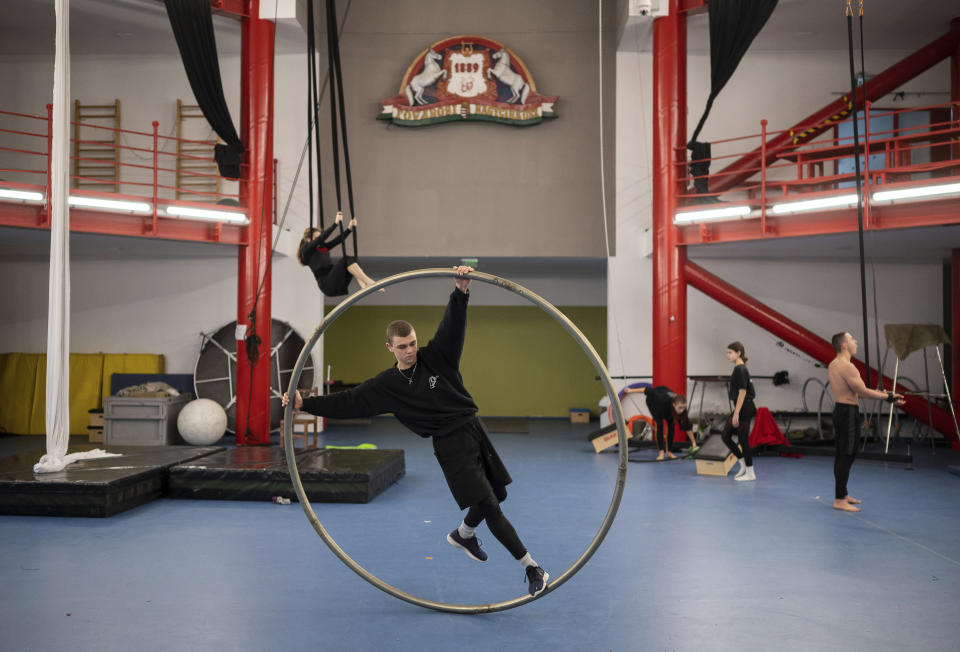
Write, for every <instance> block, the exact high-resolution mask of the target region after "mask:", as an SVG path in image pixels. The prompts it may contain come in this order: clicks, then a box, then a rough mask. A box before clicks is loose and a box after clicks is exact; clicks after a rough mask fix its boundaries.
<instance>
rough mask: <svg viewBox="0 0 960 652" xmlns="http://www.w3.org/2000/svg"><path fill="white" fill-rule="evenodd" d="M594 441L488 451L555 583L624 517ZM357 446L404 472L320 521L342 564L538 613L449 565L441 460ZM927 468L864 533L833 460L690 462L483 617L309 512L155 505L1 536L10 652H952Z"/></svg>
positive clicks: (869, 482)
mask: <svg viewBox="0 0 960 652" xmlns="http://www.w3.org/2000/svg"><path fill="white" fill-rule="evenodd" d="M593 427H594V426H593V425H592V424H591V425H571V424H568V423H565V422H563V421H553V420H532V421H531V433H530V434H494V435H493V440H494V442H495V444H496V445H497V447H498V449H499V451H500V453H501V456H502V457H503V458H504V460H505V462H506V463H507V465H508V467H509V468H510V470H511V472H512V474H513V476H514V484H513V485H511V494H510V497H509V499H508V500H507V501H506V502H505V503H504V512H505V513H506V514H507V516H508V517H509V518H510V519H511V520H512V521H513V523H514V525H515V526H516V527H517V530H518V532H519V534H520V536H521V537H522V538H523V540H524V542H525V543H526V544H527V546H528V547H529V548H530V550H531V553H532V554H533V556H534V557H535V558H536V559H537V560H538V561H539V562H540V563H541V564H542V565H543V566H544V567H545V568H546V569H547V570H548V571H549V572H550V573H552V574H554V575H557V574H559V573H560V572H562V570H564V569H565V568H566V567H567V566H569V565H570V564H571V563H572V562H573V560H574V559H575V558H576V557H577V556H578V555H579V554H580V553H581V552H582V551H583V550H584V548H585V547H586V546H587V544H588V542H589V540H590V539H591V538H592V537H593V535H594V533H595V532H596V529H597V527H598V526H599V524H600V522H601V520H602V518H603V515H604V513H605V511H606V509H607V507H608V504H609V501H610V497H611V495H612V491H613V484H614V477H615V473H616V461H617V460H616V455H614V454H603V455H595V454H594V453H593V450H592V448H591V446H590V444H589V443H588V442H587V441H586V439H585V434H586V433H587V432H588V431H589V430H590V429H591V428H593ZM84 439H85V438H84ZM81 441H83V440H81ZM363 441H369V442H372V443H376V444H378V445H379V446H381V447H395V448H396V447H402V448H405V450H406V463H407V474H406V476H405V477H404V478H403V479H401V480H400V482H399V483H397V484H396V485H394V486H393V487H391V488H389V489H387V490H386V491H385V492H384V493H383V494H381V495H380V496H379V497H377V498H376V499H375V500H374V501H373V502H372V503H369V504H366V505H357V504H343V505H335V504H324V505H316V506H315V507H316V509H317V511H318V515H319V517H320V519H321V521H322V522H323V523H324V524H325V525H326V526H327V527H328V529H329V531H330V532H331V533H332V534H333V536H334V537H335V538H336V539H337V541H338V542H339V543H340V544H341V545H342V546H343V547H344V549H345V550H346V551H347V552H348V554H350V555H351V556H353V557H354V558H355V559H357V560H358V561H359V562H360V563H361V564H363V565H364V566H366V567H367V568H368V569H369V570H370V571H372V572H373V573H375V574H377V575H379V576H380V577H381V578H382V579H384V580H385V581H387V582H390V583H392V584H394V585H396V586H398V587H400V588H402V589H404V590H407V591H409V592H412V593H415V594H418V595H421V596H424V597H428V598H432V599H436V600H441V601H447V602H460V603H480V602H485V601H501V600H505V599H508V598H512V597H516V596H518V595H520V594H521V592H522V591H524V590H525V584H524V582H523V573H522V571H521V569H520V567H519V565H518V564H517V563H516V562H515V561H513V560H512V559H510V558H509V555H508V554H507V553H506V551H504V550H503V549H502V548H501V547H500V546H499V544H498V543H497V542H496V540H495V539H493V537H492V536H491V535H490V534H489V532H487V531H486V530H485V528H484V526H481V529H480V531H479V534H480V537H481V539H483V541H484V547H485V549H486V550H487V551H488V552H489V553H490V561H489V562H487V563H486V564H479V563H476V562H473V561H471V560H470V559H468V558H467V557H466V555H464V554H463V553H462V552H461V551H459V550H455V549H454V548H452V547H450V546H449V545H448V544H447V543H446V542H445V541H444V537H445V535H446V533H447V532H449V531H450V530H451V529H453V527H455V526H456V525H457V524H458V523H459V520H460V513H459V512H458V511H457V509H456V506H455V504H454V503H453V501H452V499H451V498H450V496H449V494H448V492H447V489H446V486H445V484H444V482H443V479H442V476H441V474H440V471H439V468H438V467H437V465H436V462H435V460H434V458H433V455H432V450H431V449H430V446H429V442H427V441H425V440H421V439H419V438H417V437H416V436H414V435H411V434H409V433H407V432H406V431H405V430H403V429H402V427H401V426H399V424H397V423H396V422H395V421H393V420H392V419H375V420H374V421H373V423H372V425H370V426H364V427H358V426H338V427H337V428H336V429H334V430H330V431H328V433H327V435H326V443H330V444H352V443H359V442H363ZM26 446H29V447H30V448H32V447H34V446H42V438H26V437H0V456H5V455H8V454H12V453H15V452H19V450H22V449H23V448H24V447H26ZM917 454H918V455H919V456H922V457H921V458H920V459H918V460H917V463H916V464H915V470H913V471H906V470H904V468H903V466H902V465H896V464H889V465H885V464H883V463H880V462H870V461H858V462H857V464H856V465H855V466H854V468H853V473H852V476H851V485H850V486H851V490H852V491H853V492H854V495H855V496H857V497H859V498H861V499H862V500H863V501H864V505H863V507H864V510H863V512H862V513H861V514H858V515H854V514H844V513H840V512H836V511H834V510H832V509H830V502H831V497H832V488H833V478H832V464H833V459H832V458H829V457H806V458H803V459H790V458H773V457H761V458H759V459H758V460H757V462H756V468H757V475H758V478H759V481H758V482H756V483H746V484H742V483H736V482H734V481H733V478H732V474H731V476H730V477H729V478H715V477H706V476H697V475H696V474H695V467H694V463H693V462H691V461H679V462H671V463H665V464H631V465H630V468H629V472H628V477H627V484H626V492H625V495H624V500H623V503H622V505H621V508H620V512H619V515H618V517H617V520H616V522H615V523H614V525H613V528H612V529H611V531H610V534H609V535H608V537H607V539H606V541H605V542H604V543H603V545H602V546H601V547H600V549H599V550H598V552H597V554H596V555H595V556H594V558H593V559H592V560H591V561H590V562H588V563H587V565H586V566H585V567H584V568H583V569H582V570H581V571H580V572H579V573H578V574H577V575H576V576H575V577H574V578H573V579H571V580H570V581H569V582H567V583H566V584H565V585H563V586H562V587H560V588H559V589H558V590H557V591H556V592H553V593H550V594H547V595H546V596H544V597H543V598H541V599H540V600H537V601H536V602H533V603H531V604H529V605H527V606H524V607H520V608H518V609H514V610H510V611H507V612H503V613H497V614H488V615H481V616H462V615H450V614H443V613H436V612H432V611H427V610H424V609H421V608H419V607H415V606H413V605H409V604H407V603H405V602H401V601H399V600H396V599H394V598H392V597H390V596H388V595H386V594H384V593H381V592H380V591H378V590H377V589H375V588H374V587H372V586H371V585H369V584H367V583H366V582H364V581H363V580H361V579H360V578H359V577H357V576H356V575H354V574H353V572H351V571H350V570H349V569H347V568H346V567H345V566H343V565H342V564H341V563H340V562H339V561H338V560H337V559H336V558H335V557H334V556H333V554H332V553H331V552H330V551H329V550H327V548H326V546H324V545H323V543H322V541H321V540H320V538H319V537H318V536H317V535H316V533H315V532H314V531H313V529H312V528H311V527H310V525H309V523H308V521H307V519H306V517H305V516H304V514H303V512H302V511H301V510H300V508H299V507H298V505H297V504H296V503H294V504H292V505H288V506H284V505H276V504H273V503H252V502H246V503H238V502H215V501H190V500H172V499H162V500H159V501H156V502H153V503H150V504H148V505H144V506H142V507H138V508H136V509H133V510H131V511H129V512H126V513H123V514H120V515H117V516H114V517H112V518H108V519H81V518H45V517H16V516H0V586H2V587H3V590H2V592H0V632H2V634H0V642H2V643H0V649H3V650H18V651H27V650H37V651H43V652H48V651H59V650H80V651H87V650H89V651H94V650H96V651H111V650H118V651H124V652H128V651H131V650H137V651H151V650H164V651H167V650H178V651H179V650H197V651H206V650H211V651H221V650H256V651H278V652H279V651H283V652H286V651H295V650H320V649H324V650H338V651H339V650H346V651H352V650H364V651H365V650H397V651H400V650H416V651H424V650H471V651H473V650H496V651H498V652H500V651H507V650H529V649H548V650H551V651H552V652H559V651H561V650H571V651H576V652H583V651H593V650H596V651H606V650H616V651H618V652H621V651H631V650H735V651H737V652H743V651H747V650H764V651H770V650H804V651H808V650H844V651H849V650H870V651H871V652H875V651H879V650H951V651H952V650H957V649H958V648H960V626H958V624H957V605H958V604H960V478H958V477H956V476H953V475H950V474H948V473H947V472H946V471H945V466H946V464H947V463H951V464H956V463H957V462H958V459H960V457H958V456H957V454H955V453H951V452H949V451H946V450H945V449H938V451H937V453H936V454H935V455H933V456H931V454H930V452H929V449H927V450H926V451H923V450H918V451H917ZM68 613H69V614H70V615H69V616H68V615H67V614H68Z"/></svg>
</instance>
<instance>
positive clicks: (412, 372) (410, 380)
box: [397, 360, 420, 385]
mask: <svg viewBox="0 0 960 652" xmlns="http://www.w3.org/2000/svg"><path fill="white" fill-rule="evenodd" d="M419 363H420V361H419V360H418V361H417V362H414V363H413V366H412V367H410V375H409V376H408V375H407V374H405V373H403V369H401V368H400V366H399V365H398V366H397V373H399V374H400V375H401V376H403V379H404V380H406V381H407V384H408V385H412V384H413V376H414V375H415V374H416V373H417V365H418V364H419Z"/></svg>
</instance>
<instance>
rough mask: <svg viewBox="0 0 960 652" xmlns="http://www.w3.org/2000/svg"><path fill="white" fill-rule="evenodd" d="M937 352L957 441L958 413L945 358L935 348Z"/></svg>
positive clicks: (959, 436)
mask: <svg viewBox="0 0 960 652" xmlns="http://www.w3.org/2000/svg"><path fill="white" fill-rule="evenodd" d="M934 348H935V349H936V350H937V361H938V362H940V375H941V376H943V389H944V390H945V391H946V392H947V403H949V404H950V414H952V415H953V428H954V430H955V431H956V433H957V439H960V425H957V412H956V410H955V409H954V408H953V397H952V396H951V395H950V385H949V384H948V383H947V372H946V371H945V370H944V368H943V357H942V356H941V355H940V347H939V346H935V347H934Z"/></svg>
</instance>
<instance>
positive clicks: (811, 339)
mask: <svg viewBox="0 0 960 652" xmlns="http://www.w3.org/2000/svg"><path fill="white" fill-rule="evenodd" d="M686 278H687V282H688V283H690V285H692V286H693V287H695V288H696V289H698V290H700V291H701V292H703V293H704V294H706V295H707V296H708V297H710V298H711V299H714V300H716V301H718V302H720V303H721V304H723V305H724V306H726V307H727V308H729V309H731V310H733V311H734V312H736V313H738V314H739V315H741V316H742V317H745V318H746V319H748V320H750V321H751V322H753V323H754V324H756V325H757V326H760V327H761V328H763V329H765V330H767V331H769V332H770V333H773V334H774V335H776V336H777V337H779V338H780V339H782V340H784V341H785V342H787V343H788V344H790V346H795V347H797V348H798V349H800V350H801V351H803V352H804V353H806V354H807V355H809V356H811V357H812V358H814V359H815V360H817V361H819V362H820V363H822V364H829V363H830V361H831V360H833V359H834V358H835V357H836V355H837V354H836V353H835V352H834V350H833V346H831V344H830V342H828V341H827V340H825V339H823V338H822V337H820V336H818V335H816V334H815V333H813V332H811V331H809V330H807V329H806V328H804V327H803V326H801V325H800V324H798V323H796V322H795V321H792V320H791V319H789V318H787V317H786V316H784V315H782V314H781V313H779V312H777V311H776V310H773V309H772V308H770V307H769V306H767V305H765V304H763V303H760V302H759V301H757V300H756V299H754V298H753V297H751V296H749V295H748V294H746V293H745V292H742V291H740V290H738V289H737V288H735V287H734V286H732V285H730V284H729V283H727V282H726V281H724V280H723V279H721V278H720V277H718V276H716V275H714V274H711V273H710V272H708V271H707V270H705V269H703V268H702V267H700V266H699V265H697V264H695V263H692V262H690V261H689V260H688V261H687V262H686ZM853 363H854V365H856V367H857V369H858V370H859V371H860V373H861V374H863V372H864V365H863V363H862V362H860V361H859V360H856V359H854V360H853ZM875 373H876V371H875V370H874V371H871V374H875ZM883 384H884V386H885V387H890V386H891V384H892V380H891V379H890V378H887V377H886V376H884V377H883ZM897 389H898V390H899V391H909V388H907V387H904V386H903V385H899V384H898V385H897ZM903 409H904V410H905V411H906V412H907V413H909V414H910V415H912V416H914V417H915V418H917V419H918V420H920V421H922V422H923V423H930V425H931V426H933V427H934V428H935V429H937V430H938V431H940V432H941V433H942V434H943V435H944V436H945V437H947V438H949V439H950V441H951V442H952V445H953V450H960V440H958V439H957V434H956V431H955V429H954V425H953V418H952V417H951V416H950V413H949V412H948V411H946V410H943V409H941V408H939V407H937V406H934V405H930V404H928V403H927V401H925V400H923V399H922V398H919V397H917V396H912V395H910V396H907V402H906V404H905V405H904V406H903ZM928 410H929V413H928ZM930 415H932V417H933V418H932V420H931V419H930V418H929V416H930Z"/></svg>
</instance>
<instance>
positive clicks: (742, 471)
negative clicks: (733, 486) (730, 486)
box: [733, 466, 747, 480]
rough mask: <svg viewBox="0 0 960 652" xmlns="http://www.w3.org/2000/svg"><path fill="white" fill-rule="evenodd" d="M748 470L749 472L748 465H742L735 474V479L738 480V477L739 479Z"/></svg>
mask: <svg viewBox="0 0 960 652" xmlns="http://www.w3.org/2000/svg"><path fill="white" fill-rule="evenodd" d="M746 472H747V467H745V466H741V467H740V470H739V471H737V474H736V475H735V476H733V479H734V480H736V479H738V478H741V477H743V474H744V473H746Z"/></svg>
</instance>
